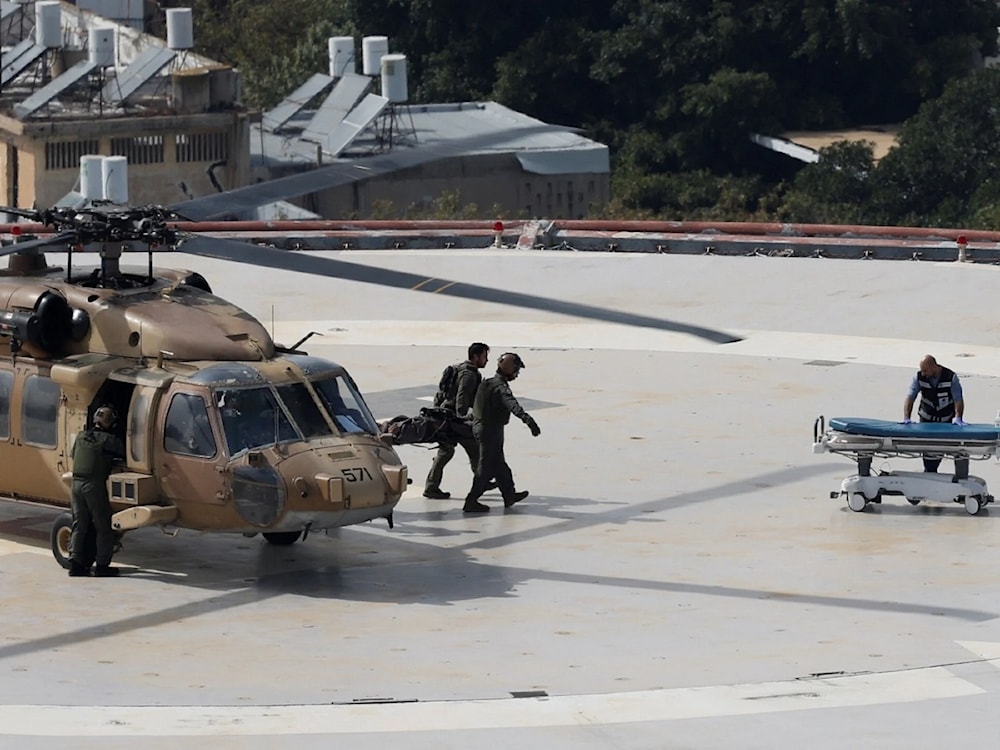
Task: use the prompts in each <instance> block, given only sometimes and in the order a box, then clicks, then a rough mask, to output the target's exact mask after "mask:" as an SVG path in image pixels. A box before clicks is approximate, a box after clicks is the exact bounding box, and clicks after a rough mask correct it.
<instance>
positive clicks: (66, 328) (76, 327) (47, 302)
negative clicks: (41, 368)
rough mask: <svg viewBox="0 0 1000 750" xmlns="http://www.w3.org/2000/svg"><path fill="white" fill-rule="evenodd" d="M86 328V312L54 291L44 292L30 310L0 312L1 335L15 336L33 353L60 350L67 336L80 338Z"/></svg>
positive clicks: (85, 332)
mask: <svg viewBox="0 0 1000 750" xmlns="http://www.w3.org/2000/svg"><path fill="white" fill-rule="evenodd" d="M89 329H90V318H89V316H87V313H86V312H85V311H82V310H74V309H73V308H71V307H70V305H69V302H67V301H66V298H65V297H63V296H62V295H60V294H56V293H55V292H48V291H47V292H43V293H42V294H41V295H40V296H39V297H38V299H37V300H36V301H35V306H34V309H32V310H7V311H5V312H3V313H0V335H3V336H10V337H12V338H15V339H17V340H18V341H19V342H20V343H21V344H22V345H25V347H26V349H27V350H28V351H29V353H31V354H33V355H35V356H46V355H58V354H61V353H62V352H63V350H64V348H65V345H66V342H67V340H69V339H70V338H72V339H73V340H74V341H80V340H81V339H82V338H83V337H84V336H86V334H87V331H88V330H89Z"/></svg>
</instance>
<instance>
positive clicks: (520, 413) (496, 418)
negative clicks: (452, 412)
mask: <svg viewBox="0 0 1000 750" xmlns="http://www.w3.org/2000/svg"><path fill="white" fill-rule="evenodd" d="M511 414H513V415H514V416H515V417H517V418H518V419H520V420H522V421H523V422H524V423H525V424H526V425H528V427H530V428H531V429H532V432H534V431H535V430H537V428H538V426H537V425H536V424H535V420H534V419H532V418H531V416H530V415H529V414H528V413H527V412H526V411H525V410H524V409H523V408H521V404H519V403H518V401H517V399H516V398H515V397H514V394H513V393H511V390H510V385H509V384H508V382H507V379H506V378H505V377H504V376H503V375H501V374H500V373H497V374H496V375H494V376H493V377H492V378H487V379H486V380H484V381H483V382H482V384H480V386H479V389H478V390H477V391H476V400H475V403H474V404H473V407H472V420H473V421H472V434H473V435H474V436H475V438H476V442H477V443H478V444H479V464H478V465H477V467H476V478H475V479H474V480H473V482H472V489H470V490H469V494H468V496H467V497H466V498H465V502H466V504H468V503H471V502H474V501H477V500H479V498H480V497H481V496H482V494H483V493H484V492H485V491H486V489H487V487H488V486H489V484H490V480H491V479H496V483H497V487H498V488H499V489H500V492H501V494H503V498H504V500H509V499H511V498H513V497H514V495H515V493H516V490H515V489H514V476H513V474H511V471H510V467H509V466H508V465H507V459H506V457H505V456H504V452H503V438H504V428H505V427H506V426H507V423H508V422H510V415H511Z"/></svg>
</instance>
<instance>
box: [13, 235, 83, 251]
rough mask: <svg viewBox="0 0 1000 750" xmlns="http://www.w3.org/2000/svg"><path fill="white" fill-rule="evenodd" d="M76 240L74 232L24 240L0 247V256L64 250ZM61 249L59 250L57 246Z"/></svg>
mask: <svg viewBox="0 0 1000 750" xmlns="http://www.w3.org/2000/svg"><path fill="white" fill-rule="evenodd" d="M75 239H76V232H60V233H59V234H53V235H50V236H48V237H39V238H38V239H35V240H25V241H24V242H15V243H14V244H12V245H4V246H3V247H0V256H3V255H13V254H14V253H24V252H27V251H29V250H36V249H48V248H51V249H53V250H56V249H65V245H67V244H69V243H70V242H72V241H73V240H75ZM60 245H62V246H63V247H62V248H60V247H59V246H60Z"/></svg>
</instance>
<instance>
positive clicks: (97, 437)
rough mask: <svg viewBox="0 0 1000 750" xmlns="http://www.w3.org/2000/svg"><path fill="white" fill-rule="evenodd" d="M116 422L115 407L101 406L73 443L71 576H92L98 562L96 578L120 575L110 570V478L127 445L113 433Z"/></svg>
mask: <svg viewBox="0 0 1000 750" xmlns="http://www.w3.org/2000/svg"><path fill="white" fill-rule="evenodd" d="M117 419H118V417H117V414H115V410H114V407H112V406H109V405H105V406H102V407H100V408H99V409H97V411H95V412H94V418H93V422H92V424H91V427H90V428H89V429H86V430H82V431H81V432H80V433H78V434H77V436H76V441H75V442H74V443H73V489H72V510H73V534H72V537H71V539H70V559H69V574H70V575H71V576H74V577H76V576H87V575H90V567H91V565H93V564H94V563H95V562H96V565H95V566H94V575H95V576H98V577H101V578H110V577H112V576H116V575H118V568H113V567H111V556H112V555H113V554H114V550H115V534H114V531H113V529H112V528H111V501H110V500H109V499H108V477H109V476H110V475H111V470H112V468H113V466H114V462H115V461H120V460H123V459H124V458H125V445H124V444H123V443H122V441H121V439H120V438H119V437H117V436H116V435H114V434H113V433H112V432H111V431H112V430H113V429H114V426H115V423H116V422H117Z"/></svg>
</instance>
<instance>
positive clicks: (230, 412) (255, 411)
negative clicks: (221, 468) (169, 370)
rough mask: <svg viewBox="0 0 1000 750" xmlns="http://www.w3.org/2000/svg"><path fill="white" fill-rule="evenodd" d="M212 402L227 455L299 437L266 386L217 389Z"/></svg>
mask: <svg viewBox="0 0 1000 750" xmlns="http://www.w3.org/2000/svg"><path fill="white" fill-rule="evenodd" d="M215 405H216V406H217V407H218V408H219V412H220V413H221V415H222V428H223V430H224V431H225V433H226V446H227V447H228V448H229V455H231V456H232V455H235V454H237V453H239V452H240V451H244V450H249V449H251V448H260V447H261V446H264V445H272V444H274V443H280V442H284V441H286V440H295V439H297V438H298V437H299V436H298V433H296V431H295V428H294V427H293V426H292V423H291V422H289V421H288V417H287V416H285V412H284V411H283V410H282V409H281V407H280V406H278V402H277V400H276V399H275V397H274V394H273V393H272V392H271V389H270V388H266V387H265V388H225V389H223V388H220V389H217V390H216V391H215Z"/></svg>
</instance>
